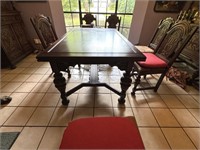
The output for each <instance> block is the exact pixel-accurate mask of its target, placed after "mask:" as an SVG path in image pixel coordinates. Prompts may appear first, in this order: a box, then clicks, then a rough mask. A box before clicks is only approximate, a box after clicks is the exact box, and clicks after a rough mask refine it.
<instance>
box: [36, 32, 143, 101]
mask: <svg viewBox="0 0 200 150" xmlns="http://www.w3.org/2000/svg"><path fill="white" fill-rule="evenodd" d="M36 58H37V60H38V61H48V62H50V65H51V68H52V71H53V73H54V77H55V79H54V84H55V86H56V88H57V89H58V90H59V91H60V93H61V98H62V103H63V104H64V105H66V104H68V102H69V100H67V96H69V95H70V94H72V93H73V92H75V91H76V90H78V89H79V88H81V87H83V86H90V85H91V86H105V87H107V88H109V89H110V90H112V91H113V92H115V93H116V94H118V95H120V98H119V103H124V102H125V96H126V91H127V89H128V87H129V86H130V85H131V81H132V80H131V71H132V67H133V63H134V61H144V60H145V59H146V58H145V56H144V55H143V54H142V53H141V52H140V51H138V50H137V49H136V48H135V47H134V45H133V44H131V43H130V42H129V41H128V40H127V39H126V38H125V37H124V36H123V35H122V34H121V33H120V32H118V31H117V30H116V29H105V28H75V29H73V30H71V31H70V32H68V33H67V34H65V35H64V36H63V38H61V40H60V41H58V42H57V43H56V44H55V45H53V46H51V47H50V48H49V49H47V50H46V51H43V52H41V53H39V54H38V55H37V57H36ZM77 64H109V65H110V66H117V67H118V68H119V69H120V70H123V71H125V73H124V75H123V77H122V78H121V83H120V84H121V89H122V90H121V92H118V91H116V90H115V89H113V88H110V87H109V86H108V85H107V84H105V83H103V84H101V83H99V82H98V81H95V82H94V81H93V82H90V83H85V84H81V85H80V86H78V87H75V89H72V90H71V91H69V92H67V93H66V92H65V87H66V81H65V78H64V77H63V75H62V73H61V71H65V70H66V69H68V68H69V66H75V65H77ZM92 68H93V70H96V71H98V70H97V69H95V67H94V66H93V67H92ZM91 72H92V74H95V73H94V72H95V71H91ZM90 78H91V77H90ZM93 79H95V80H96V79H98V78H97V77H95V78H93Z"/></svg>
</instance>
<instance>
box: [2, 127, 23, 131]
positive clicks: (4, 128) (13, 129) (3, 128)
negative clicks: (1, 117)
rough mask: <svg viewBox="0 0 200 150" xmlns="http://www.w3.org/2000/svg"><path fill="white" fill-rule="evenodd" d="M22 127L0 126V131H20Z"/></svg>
mask: <svg viewBox="0 0 200 150" xmlns="http://www.w3.org/2000/svg"><path fill="white" fill-rule="evenodd" d="M22 130H23V127H0V132H21V131H22Z"/></svg>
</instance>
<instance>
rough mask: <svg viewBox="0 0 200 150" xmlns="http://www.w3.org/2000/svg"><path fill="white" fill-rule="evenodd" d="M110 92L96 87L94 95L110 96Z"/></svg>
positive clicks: (104, 88)
mask: <svg viewBox="0 0 200 150" xmlns="http://www.w3.org/2000/svg"><path fill="white" fill-rule="evenodd" d="M110 92H111V91H110V90H109V89H107V88H106V87H96V89H95V93H102V94H110Z"/></svg>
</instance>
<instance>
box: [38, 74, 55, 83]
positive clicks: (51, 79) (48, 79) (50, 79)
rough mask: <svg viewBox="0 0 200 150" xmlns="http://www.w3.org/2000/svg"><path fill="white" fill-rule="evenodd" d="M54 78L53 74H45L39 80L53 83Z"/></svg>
mask: <svg viewBox="0 0 200 150" xmlns="http://www.w3.org/2000/svg"><path fill="white" fill-rule="evenodd" d="M53 80H54V77H53V75H44V76H43V77H42V78H41V80H40V81H39V82H48V83H53Z"/></svg>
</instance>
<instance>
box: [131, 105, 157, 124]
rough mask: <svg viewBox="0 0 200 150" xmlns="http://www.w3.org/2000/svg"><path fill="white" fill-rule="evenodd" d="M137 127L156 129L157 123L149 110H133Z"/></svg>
mask: <svg viewBox="0 0 200 150" xmlns="http://www.w3.org/2000/svg"><path fill="white" fill-rule="evenodd" d="M133 113H134V116H135V118H136V121H137V124H138V126H140V127H141V126H148V127H157V126H158V123H157V122H156V119H155V118H154V116H153V113H152V112H151V110H150V109H149V108H133Z"/></svg>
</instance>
